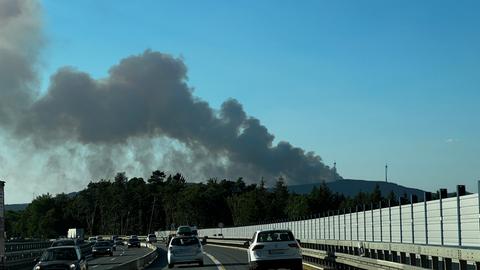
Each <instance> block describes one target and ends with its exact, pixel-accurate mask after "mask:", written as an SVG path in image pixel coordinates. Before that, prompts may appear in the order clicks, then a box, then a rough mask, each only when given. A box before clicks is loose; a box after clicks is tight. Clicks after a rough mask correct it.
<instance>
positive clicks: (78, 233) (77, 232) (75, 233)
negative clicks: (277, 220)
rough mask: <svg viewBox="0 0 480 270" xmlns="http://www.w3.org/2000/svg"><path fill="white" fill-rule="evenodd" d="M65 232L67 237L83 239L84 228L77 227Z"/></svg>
mask: <svg viewBox="0 0 480 270" xmlns="http://www.w3.org/2000/svg"><path fill="white" fill-rule="evenodd" d="M67 234H68V238H71V239H80V240H83V239H84V237H85V230H84V229H78V228H73V229H68V232H67Z"/></svg>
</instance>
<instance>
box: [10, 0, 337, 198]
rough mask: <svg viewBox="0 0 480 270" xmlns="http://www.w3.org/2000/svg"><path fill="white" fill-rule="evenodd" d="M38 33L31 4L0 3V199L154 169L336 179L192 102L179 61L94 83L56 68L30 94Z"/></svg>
mask: <svg viewBox="0 0 480 270" xmlns="http://www.w3.org/2000/svg"><path fill="white" fill-rule="evenodd" d="M41 25H42V18H41V7H40V6H39V4H38V3H37V1H34V0H19V1H17V0H6V1H0V143H1V144H2V146H3V147H2V148H1V149H0V161H1V164H2V165H1V167H0V177H2V178H5V179H4V180H7V182H8V186H7V190H8V189H9V188H10V187H12V186H13V191H14V192H18V193H19V192H20V191H21V190H23V192H25V191H26V193H30V192H36V191H38V190H40V191H46V190H51V191H53V192H61V191H72V190H75V189H78V188H79V187H81V186H83V185H84V184H85V183H86V182H88V181H89V180H91V179H99V178H108V177H112V176H113V175H114V172H116V171H118V170H125V171H127V172H129V173H132V174H137V175H144V176H145V175H147V174H148V172H150V171H151V170H152V169H155V168H158V167H164V168H165V167H166V168H169V171H183V172H185V175H187V176H191V177H190V179H192V180H193V181H195V180H198V179H202V178H203V179H204V178H208V177H219V178H224V177H229V178H236V177H245V179H248V181H250V182H258V181H259V180H260V179H261V178H262V177H264V179H265V180H266V181H267V182H270V183H273V182H272V181H273V180H274V179H276V178H277V177H279V176H281V177H284V178H285V180H286V182H287V183H288V184H296V183H310V182H319V181H330V180H331V179H336V178H339V176H334V174H336V173H335V172H334V171H333V170H332V169H331V168H329V167H328V166H326V165H325V164H324V163H323V162H322V159H321V158H320V156H319V155H317V154H315V153H313V152H308V151H305V150H304V149H301V148H299V147H295V146H293V145H291V144H290V143H288V142H285V141H280V142H279V143H277V144H274V138H275V137H274V135H273V134H271V133H270V132H269V131H268V129H267V128H266V127H265V126H264V125H262V123H261V122H260V120H259V119H256V118H255V117H252V116H249V115H248V114H247V113H246V112H245V111H244V109H243V107H242V104H240V103H239V102H238V101H237V100H235V99H229V100H226V101H225V102H223V104H222V105H221V108H220V109H218V110H216V109H214V108H212V107H210V105H209V104H208V102H206V101H203V100H202V99H201V98H199V97H197V96H195V95H194V94H193V89H192V87H191V86H189V85H188V80H187V79H188V78H187V67H186V65H185V63H184V62H183V61H182V59H181V58H177V57H174V56H171V55H169V54H165V53H161V52H156V51H152V50H146V51H144V52H143V53H140V54H136V55H132V56H128V57H126V58H124V59H121V60H120V61H119V63H117V64H115V65H113V66H112V67H111V68H110V69H109V73H108V76H107V77H106V78H102V79H94V78H92V76H91V75H89V74H88V73H87V72H83V71H79V70H77V69H75V68H74V67H64V68H61V69H59V70H58V71H57V72H56V73H55V74H53V75H52V76H51V78H50V84H49V86H48V89H47V90H46V92H40V91H39V84H38V81H39V77H38V69H40V68H41V65H40V64H39V62H40V61H39V58H40V56H41V51H42V48H43V46H44V38H43V33H42V28H41ZM25 188H26V190H25ZM27 197H29V196H27Z"/></svg>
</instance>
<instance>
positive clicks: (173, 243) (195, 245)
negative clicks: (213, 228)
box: [167, 236, 203, 268]
mask: <svg viewBox="0 0 480 270" xmlns="http://www.w3.org/2000/svg"><path fill="white" fill-rule="evenodd" d="M167 260H168V268H173V266H174V265H175V264H190V263H198V265H199V266H203V247H202V244H201V243H200V241H199V240H198V238H197V237H196V236H175V237H173V238H172V240H170V243H169V245H168V251H167Z"/></svg>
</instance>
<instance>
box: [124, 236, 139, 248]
mask: <svg viewBox="0 0 480 270" xmlns="http://www.w3.org/2000/svg"><path fill="white" fill-rule="evenodd" d="M127 247H128V248H130V247H138V248H139V247H140V240H139V239H138V236H136V235H130V237H129V238H128V241H127Z"/></svg>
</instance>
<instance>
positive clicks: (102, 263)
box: [88, 246, 152, 270]
mask: <svg viewBox="0 0 480 270" xmlns="http://www.w3.org/2000/svg"><path fill="white" fill-rule="evenodd" d="M151 251H152V250H151V249H148V248H146V247H141V248H127V246H117V250H116V251H114V252H113V256H112V257H110V256H100V257H96V258H91V259H89V260H88V268H89V269H95V270H104V269H111V268H113V267H117V266H119V265H121V264H124V263H126V262H129V261H132V260H134V259H138V258H140V257H142V256H144V255H146V254H147V253H149V252H151Z"/></svg>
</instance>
